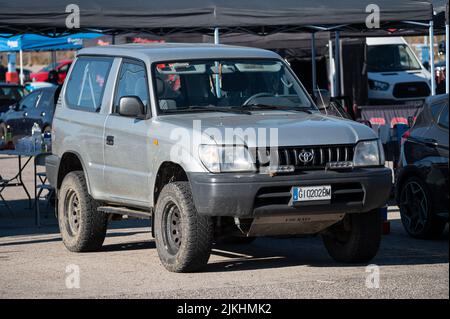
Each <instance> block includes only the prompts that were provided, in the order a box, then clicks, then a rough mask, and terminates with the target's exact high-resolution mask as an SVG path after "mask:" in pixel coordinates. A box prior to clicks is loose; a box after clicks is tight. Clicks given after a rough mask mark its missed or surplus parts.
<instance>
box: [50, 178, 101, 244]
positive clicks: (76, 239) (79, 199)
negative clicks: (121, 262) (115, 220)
mask: <svg viewBox="0 0 450 319" xmlns="http://www.w3.org/2000/svg"><path fill="white" fill-rule="evenodd" d="M97 207H98V204H97V202H96V201H95V200H94V199H93V198H92V197H91V196H90V195H89V193H88V190H87V185H86V179H85V177H84V174H83V172H82V171H75V172H70V173H69V174H67V175H66V177H64V180H63V182H62V185H61V189H60V190H59V193H58V223H59V229H60V232H61V236H62V239H63V242H64V245H65V246H66V248H67V249H68V250H70V251H73V252H84V251H96V250H99V249H100V248H101V247H102V245H103V241H104V240H105V236H106V229H107V225H108V217H107V215H106V214H104V213H102V212H99V211H97Z"/></svg>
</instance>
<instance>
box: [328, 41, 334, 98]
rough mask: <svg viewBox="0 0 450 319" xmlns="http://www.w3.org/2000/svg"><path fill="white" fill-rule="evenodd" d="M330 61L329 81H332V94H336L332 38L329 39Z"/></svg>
mask: <svg viewBox="0 0 450 319" xmlns="http://www.w3.org/2000/svg"><path fill="white" fill-rule="evenodd" d="M328 63H329V66H328V68H329V79H328V80H329V82H330V92H331V96H333V97H334V96H336V92H335V90H334V83H335V79H334V77H335V72H334V59H333V42H332V40H331V39H330V40H328Z"/></svg>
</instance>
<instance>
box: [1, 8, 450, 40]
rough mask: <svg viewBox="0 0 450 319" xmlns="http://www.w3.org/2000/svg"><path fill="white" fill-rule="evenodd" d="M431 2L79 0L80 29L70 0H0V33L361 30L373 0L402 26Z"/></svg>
mask: <svg viewBox="0 0 450 319" xmlns="http://www.w3.org/2000/svg"><path fill="white" fill-rule="evenodd" d="M431 1H432V0H428V1H426V0H395V1H392V0H377V1H376V2H374V1H373V0H340V1H329V0H277V1H273V0H246V1H242V0H189V1H186V0H171V1H157V0H154V1H142V0H131V1H123V0H78V1H76V6H75V7H76V8H78V10H79V17H80V19H79V22H80V28H79V29H78V28H77V29H75V28H73V29H68V26H67V24H66V20H67V18H72V17H73V14H74V13H76V12H75V11H73V9H74V5H73V3H74V2H73V1H72V0H40V1H34V2H30V1H29V0H14V1H2V0H0V2H1V3H0V7H1V10H0V32H11V33H27V32H33V33H41V34H48V33H52V32H53V33H58V32H59V33H61V32H81V31H96V30H98V31H101V32H105V33H120V32H122V33H123V32H129V31H140V32H148V33H153V34H159V35H163V34H172V33H174V32H199V33H211V32H212V29H213V28H215V27H219V28H222V29H223V30H225V31H231V30H233V31H235V32H251V33H258V34H270V33H276V32H299V31H300V30H303V29H307V30H309V31H311V30H315V29H314V27H320V28H327V27H333V28H337V29H345V28H346V27H348V28H349V30H357V31H360V30H366V29H367V26H366V19H367V17H368V15H369V13H368V11H369V12H370V8H371V7H370V5H371V4H373V3H376V5H377V6H378V7H379V8H380V9H381V15H380V20H381V21H380V22H381V27H382V28H385V29H386V28H392V27H394V26H398V25H404V23H403V21H416V22H417V21H422V22H424V21H429V20H431V19H433V5H432V3H431ZM434 1H435V2H437V3H441V2H442V1H443V0H434ZM71 4H72V5H71ZM69 5H71V6H69ZM439 6H440V5H439ZM368 8H369V9H368ZM316 30H317V29H316Z"/></svg>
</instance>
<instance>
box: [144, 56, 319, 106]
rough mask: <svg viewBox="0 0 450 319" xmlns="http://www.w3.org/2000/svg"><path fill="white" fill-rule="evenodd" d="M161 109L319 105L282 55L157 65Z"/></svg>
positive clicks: (157, 84) (156, 72) (154, 69)
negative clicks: (279, 56)
mask: <svg viewBox="0 0 450 319" xmlns="http://www.w3.org/2000/svg"><path fill="white" fill-rule="evenodd" d="M153 74H154V78H155V81H156V96H157V99H158V107H159V110H160V112H161V113H174V112H186V111H208V110H220V111H222V112H224V111H235V109H236V108H242V109H244V108H253V107H271V108H283V109H291V108H292V109H296V108H307V109H311V108H314V106H313V104H312V103H311V100H310V99H309V97H308V95H307V93H306V92H305V91H304V89H303V88H302V87H301V85H300V84H299V83H298V81H296V80H295V78H294V76H293V75H292V73H291V71H290V70H289V69H288V68H287V67H286V66H285V64H284V63H283V62H281V61H278V60H261V59H259V60H257V59H254V60H208V61H185V62H166V63H160V64H155V65H154V66H153Z"/></svg>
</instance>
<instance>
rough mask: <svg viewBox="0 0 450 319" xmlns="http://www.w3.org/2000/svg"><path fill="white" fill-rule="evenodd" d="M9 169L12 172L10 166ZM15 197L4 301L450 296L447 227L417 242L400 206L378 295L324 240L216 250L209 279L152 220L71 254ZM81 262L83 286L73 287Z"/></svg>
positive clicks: (6, 227) (4, 241)
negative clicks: (184, 264)
mask: <svg viewBox="0 0 450 319" xmlns="http://www.w3.org/2000/svg"><path fill="white" fill-rule="evenodd" d="M5 163H7V164H5ZM0 165H1V166H0V169H1V173H0V174H2V175H7V174H6V173H5V172H7V171H8V169H7V168H6V167H7V166H8V165H12V164H11V160H9V159H8V160H2V159H0ZM28 180H31V178H29V176H28ZM6 195H8V196H9V197H8V196H5V197H7V198H10V199H16V201H15V202H13V204H14V205H15V207H17V211H15V213H16V215H17V216H16V217H15V218H10V216H9V214H8V213H7V212H5V208H4V207H2V206H0V298H55V297H56V298H182V297H183V298H447V299H448V298H449V264H448V248H449V247H448V246H449V245H448V244H449V240H448V230H446V232H445V233H444V235H443V237H442V238H440V239H439V240H434V241H421V240H414V239H411V238H409V237H408V236H407V235H406V234H405V232H404V231H403V229H402V227H401V224H400V222H399V220H398V212H396V211H395V208H392V210H391V212H390V214H389V215H390V218H391V219H392V222H391V223H392V225H391V226H392V232H391V234H390V235H387V236H384V237H383V242H382V246H381V250H380V252H379V254H378V256H377V257H376V258H375V259H374V260H373V261H372V262H373V264H376V265H378V266H379V288H367V287H366V280H367V276H368V275H370V273H368V272H366V270H367V268H366V266H367V265H352V266H349V265H339V264H336V263H334V262H333V261H332V260H331V259H330V257H328V255H327V253H326V251H325V248H324V247H323V245H322V242H321V240H320V238H306V239H302V238H294V239H275V238H262V239H258V240H256V241H255V242H254V243H252V244H250V245H244V246H221V247H214V250H213V254H212V256H211V259H210V262H209V265H208V266H207V267H206V268H205V269H204V271H203V272H201V273H193V274H174V273H169V272H167V271H166V270H165V269H164V268H163V267H162V265H161V264H160V262H159V259H158V255H157V252H156V249H155V244H154V241H153V239H152V238H151V232H150V227H148V221H137V220H129V221H122V222H113V223H112V225H111V227H110V229H109V231H108V236H107V238H106V241H105V244H104V247H103V250H102V251H101V252H96V253H84V254H74V253H70V252H68V251H67V250H66V249H65V248H64V246H63V244H62V242H61V240H60V236H59V234H58V228H57V225H56V221H55V219H54V218H52V217H51V214H49V217H48V218H44V219H43V223H44V224H45V226H43V227H41V228H39V229H38V228H36V227H34V226H33V220H32V218H25V217H26V216H29V217H30V216H31V212H30V211H28V210H26V209H24V208H23V207H24V206H25V205H24V202H23V201H21V200H20V199H21V198H23V195H21V194H20V192H19V191H17V190H16V191H13V190H8V193H7V194H6ZM44 216H45V213H44ZM74 265H75V267H78V269H79V273H80V277H79V278H80V281H79V284H80V288H72V289H68V288H67V286H66V284H67V283H69V284H74V283H76V281H72V280H71V279H72V278H73V274H74V272H73V270H74V269H75V273H76V269H77V268H73V266H74ZM66 270H67V271H69V272H68V273H66Z"/></svg>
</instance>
